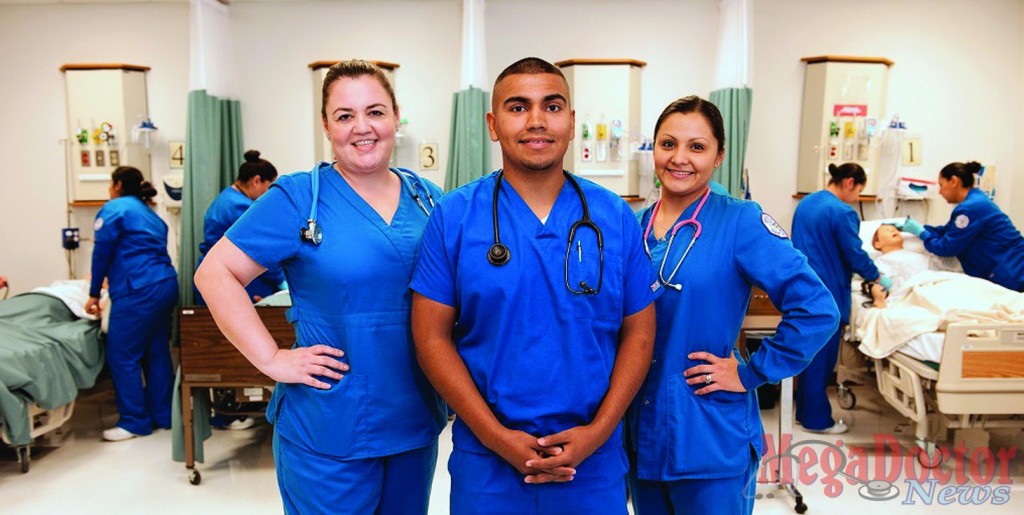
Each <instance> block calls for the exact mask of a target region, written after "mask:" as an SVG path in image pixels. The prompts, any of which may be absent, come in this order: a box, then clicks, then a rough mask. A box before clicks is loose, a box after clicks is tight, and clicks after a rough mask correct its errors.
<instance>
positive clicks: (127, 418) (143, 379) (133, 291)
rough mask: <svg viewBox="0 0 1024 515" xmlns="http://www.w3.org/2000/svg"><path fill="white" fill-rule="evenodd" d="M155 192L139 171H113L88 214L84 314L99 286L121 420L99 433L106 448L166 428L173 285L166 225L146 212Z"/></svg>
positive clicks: (94, 307) (96, 307) (95, 310)
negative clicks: (106, 298) (91, 233)
mask: <svg viewBox="0 0 1024 515" xmlns="http://www.w3.org/2000/svg"><path fill="white" fill-rule="evenodd" d="M155 196H156V189H155V188H153V186H152V185H151V184H150V183H149V182H148V181H146V180H144V179H143V177H142V172H140V171H139V170H138V169H136V168H133V167H130V166H121V167H119V168H117V169H116V170H114V173H112V174H111V181H110V202H107V203H106V204H104V206H103V208H102V209H100V212H99V213H97V214H96V223H95V224H94V225H93V228H94V230H95V231H96V233H95V238H96V244H95V246H94V247H93V251H92V281H91V284H90V286H89V300H88V301H87V302H86V305H85V310H86V311H87V312H89V313H91V314H94V315H99V314H100V304H99V296H100V289H101V288H102V286H103V279H104V278H106V279H107V282H108V292H109V293H110V302H111V311H110V322H109V330H108V332H107V365H108V366H109V367H110V375H111V378H112V379H113V381H114V400H115V402H116V404H117V413H118V414H119V415H120V416H121V418H120V420H118V421H117V426H115V427H113V428H111V429H107V430H105V431H103V439H104V440H108V441H119V440H127V439H129V438H133V437H136V436H145V435H148V434H151V433H152V432H153V429H155V428H163V429H169V428H170V427H171V396H172V393H173V389H174V373H173V372H172V370H171V348H170V343H169V340H170V335H171V316H172V314H173V312H174V306H175V304H177V303H178V279H177V277H178V276H177V274H176V273H175V272H174V267H173V266H172V265H171V256H170V255H168V254H167V224H165V223H164V221H163V220H161V219H160V217H159V216H157V214H156V213H155V212H153V209H151V208H150V206H149V204H148V203H149V202H150V199H152V198H153V197H155Z"/></svg>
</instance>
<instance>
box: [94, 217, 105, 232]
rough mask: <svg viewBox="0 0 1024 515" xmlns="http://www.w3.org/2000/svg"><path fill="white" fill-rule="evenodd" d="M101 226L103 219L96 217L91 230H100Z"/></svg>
mask: <svg viewBox="0 0 1024 515" xmlns="http://www.w3.org/2000/svg"><path fill="white" fill-rule="evenodd" d="M102 228H103V219H102V218H97V219H96V221H95V222H94V223H93V224H92V230H93V231H98V230H100V229H102Z"/></svg>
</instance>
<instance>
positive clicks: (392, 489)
mask: <svg viewBox="0 0 1024 515" xmlns="http://www.w3.org/2000/svg"><path fill="white" fill-rule="evenodd" d="M337 437H338V438H348V437H349V435H343V434H339V435H337ZM274 464H275V466H276V468H277V486H278V488H280V490H281V500H282V501H284V512H285V513H288V514H296V515H299V514H301V515H316V514H325V515H327V514H338V513H353V514H354V513H360V514H362V513H366V514H378V515H424V514H425V513H427V504H428V503H429V502H430V487H431V484H432V483H433V481H434V467H435V466H436V465H437V442H436V441H435V443H434V444H433V445H429V446H427V447H423V448H421V449H415V450H412V451H407V452H403V453H399V454H393V455H391V456H383V457H380V458H367V459H356V460H342V459H339V458H335V457H333V456H325V455H323V454H317V453H316V452H315V451H311V450H309V449H307V448H306V447H304V446H301V445H297V444H296V443H294V442H292V441H290V440H288V439H287V438H282V437H281V436H280V432H278V431H274Z"/></svg>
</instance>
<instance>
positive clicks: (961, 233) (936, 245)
mask: <svg viewBox="0 0 1024 515" xmlns="http://www.w3.org/2000/svg"><path fill="white" fill-rule="evenodd" d="M980 172H981V165H980V164H978V163H977V162H974V161H971V162H969V163H950V164H948V165H946V166H945V167H944V168H943V169H942V170H941V171H940V172H939V195H942V198H944V199H946V202H949V203H950V204H956V205H957V206H956V207H955V208H953V213H952V215H951V216H950V218H949V222H947V223H946V225H943V226H941V227H939V226H934V225H927V226H922V225H921V224H920V223H918V222H917V221H916V220H914V219H912V218H908V219H907V221H906V223H904V224H903V225H901V226H899V227H900V229H901V230H904V231H907V232H909V233H912V234H916V235H918V236H920V237H921V241H923V242H924V248H926V249H928V252H931V253H932V254H935V255H938V256H944V257H950V256H956V257H957V259H958V260H960V265H961V266H963V268H964V273H966V274H967V275H971V276H974V277H980V278H982V279H988V280H989V281H992V282H994V283H996V284H998V285H1000V286H1003V287H1005V288H1009V289H1011V290H1015V291H1024V238H1022V237H1021V235H1020V231H1018V230H1017V228H1016V227H1014V226H1013V222H1012V221H1010V217H1008V216H1006V213H1003V212H1002V211H1001V210H1000V209H999V206H997V205H996V204H995V202H992V200H991V199H989V198H988V195H986V194H985V192H983V191H981V190H979V189H977V188H975V187H974V178H975V176H976V175H977V174H979V173H980Z"/></svg>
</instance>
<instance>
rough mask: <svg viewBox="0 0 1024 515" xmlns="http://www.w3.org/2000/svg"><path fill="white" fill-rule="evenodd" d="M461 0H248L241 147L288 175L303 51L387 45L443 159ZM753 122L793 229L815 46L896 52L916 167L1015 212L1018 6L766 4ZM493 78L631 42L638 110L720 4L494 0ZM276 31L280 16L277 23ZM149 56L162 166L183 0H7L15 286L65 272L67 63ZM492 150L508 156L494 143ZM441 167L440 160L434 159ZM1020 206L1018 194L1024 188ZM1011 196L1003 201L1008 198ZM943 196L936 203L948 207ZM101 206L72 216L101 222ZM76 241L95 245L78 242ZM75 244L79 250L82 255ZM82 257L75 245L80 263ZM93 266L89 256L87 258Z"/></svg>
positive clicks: (235, 19) (776, 201)
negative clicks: (953, 175)
mask: <svg viewBox="0 0 1024 515" xmlns="http://www.w3.org/2000/svg"><path fill="white" fill-rule="evenodd" d="M460 4H461V2H459V1H458V0H428V1H409V0H382V1H377V2H371V1H369V0H346V1H344V2H316V1H309V2H287V3H284V4H281V3H273V2H239V3H234V4H233V5H232V6H231V23H232V28H233V32H234V33H235V37H236V49H235V51H236V55H237V60H238V63H237V70H238V73H239V83H240V96H241V101H242V117H243V124H244V127H243V130H244V136H245V146H246V147H247V148H258V149H260V150H261V151H263V153H264V155H265V157H267V158H268V159H270V160H271V161H272V162H273V163H275V165H277V167H278V169H279V170H281V171H282V172H288V171H292V170H298V169H304V168H308V167H309V166H310V164H311V163H310V162H311V160H312V159H313V143H312V138H313V137H314V136H313V134H312V120H313V118H312V117H313V116H314V113H313V112H312V103H313V99H312V96H311V95H312V76H311V72H310V71H309V68H308V67H307V65H308V64H309V63H310V62H312V61H317V60H327V59H344V58H351V57H361V58H366V59H371V60H382V61H393V62H396V63H398V64H399V65H400V68H399V69H398V72H397V75H396V83H397V84H396V86H397V90H398V97H399V103H400V105H401V108H402V110H403V112H402V115H403V116H404V117H406V118H408V119H409V121H410V126H409V129H408V131H409V133H410V138H409V140H408V141H409V145H410V147H409V149H411V150H412V152H413V154H412V155H408V154H407V155H404V156H402V162H400V164H409V163H410V162H414V161H412V160H413V159H414V153H415V145H416V144H417V143H419V142H420V141H434V142H437V143H439V144H440V151H441V156H440V157H441V160H440V162H441V165H442V167H443V166H444V164H445V163H446V161H447V150H448V149H447V145H448V131H449V129H448V122H449V119H450V116H451V115H450V106H451V95H452V92H454V90H455V88H456V87H458V70H459V63H458V62H457V61H458V55H459V52H458V51H459V44H460V42H459V37H460V36H459V32H460V16H461V13H460V10H461V8H460ZM754 4H755V9H754V20H753V21H754V28H755V33H754V49H755V54H754V56H753V62H754V72H753V78H752V86H753V88H754V104H753V119H752V124H751V135H750V144H749V148H748V156H747V157H748V159H747V163H748V167H749V169H750V172H751V178H752V183H753V193H754V197H755V199H756V200H758V201H759V202H761V204H762V205H763V206H764V207H765V208H766V209H767V210H768V211H770V212H771V213H772V214H774V215H775V216H776V217H777V218H778V219H779V220H780V221H781V222H782V223H783V224H784V225H787V226H788V225H789V221H790V219H791V217H792V211H793V209H794V207H795V201H794V200H792V198H791V195H792V194H793V192H794V191H795V184H796V162H797V147H798V136H799V123H800V122H799V120H800V106H801V95H802V89H803V76H804V65H803V63H801V61H800V58H801V57H806V56H812V55H821V54H840V55H865V56H884V57H888V58H889V59H891V60H893V61H895V63H896V64H895V66H893V68H892V71H891V75H890V87H889V97H888V105H889V107H890V109H891V110H893V111H898V112H899V113H900V114H901V116H902V117H903V118H904V119H905V120H906V121H907V122H908V123H909V124H910V128H911V131H914V132H918V133H919V134H920V135H921V139H922V144H923V165H922V169H923V170H927V171H928V174H931V175H935V174H937V173H938V170H939V168H941V166H942V165H944V164H946V163H948V162H950V161H962V160H969V159H976V160H979V161H981V162H983V163H989V164H996V165H997V166H998V169H999V198H998V201H999V203H1000V205H1001V206H1002V207H1003V208H1004V209H1007V210H1008V212H1009V213H1011V216H1013V218H1014V220H1015V222H1016V223H1017V224H1018V225H1024V205H1021V206H1017V205H1015V203H1013V202H1011V199H1012V198H1017V199H1021V198H1024V180H1017V181H1015V180H1014V179H1015V175H1016V173H1017V170H1021V169H1024V152H1017V151H1016V147H1017V146H1018V145H1019V144H1021V143H1024V136H1022V135H1024V121H1019V120H1024V103H1022V99H1024V85H1022V82H1024V81H1022V79H1024V76H1022V70H1024V41H1022V37H1021V36H1020V31H1021V29H1022V28H1024V6H1022V4H1021V2H1019V1H1018V0H977V1H975V2H961V1H960V0H902V1H900V2H891V1H888V0H861V1H859V2H855V3H851V2H849V1H840V0H755V1H754ZM486 25H487V26H486V31H487V41H488V48H487V59H488V69H489V73H488V75H489V77H490V79H492V80H493V77H494V76H496V75H497V73H498V72H499V71H500V70H501V69H503V68H504V67H505V66H507V65H508V64H511V63H512V62H514V61H515V60H517V59H519V58H521V57H525V56H528V55H536V56H538V57H542V58H545V59H548V60H551V61H557V60H562V59H569V58H588V57H593V58H602V57H603V58H615V57H620V58H633V59H640V60H643V61H646V62H647V63H648V65H647V67H646V68H645V69H644V72H643V75H644V77H643V108H642V117H643V126H644V131H645V132H647V133H649V131H650V130H651V129H652V128H653V124H654V120H655V118H656V117H657V115H658V113H659V112H660V111H661V109H662V108H663V107H664V106H665V105H666V104H667V103H668V102H670V101H671V100H674V99H676V98H678V97H681V96H684V95H687V94H694V93H695V94H699V95H702V96H705V97H706V96H707V95H708V94H709V92H710V89H711V86H712V79H713V77H712V75H713V72H714V60H715V42H716V34H717V30H718V3H717V1H715V0H680V1H677V0H649V1H644V2H624V1H621V0H589V1H588V0H560V1H557V2H552V1H550V0H489V1H488V3H487V16H486ZM267 27H270V28H271V29H270V30H268V29H267ZM81 62H125V63H132V64H142V65H147V66H151V67H152V68H153V69H152V71H151V72H150V73H149V76H148V84H149V108H150V113H151V115H152V118H153V121H154V122H156V124H157V125H158V126H159V127H160V131H159V132H158V133H157V137H156V139H155V141H154V144H153V161H152V164H153V170H154V175H155V176H157V177H160V176H162V175H163V174H166V173H167V172H168V163H167V142H168V141H171V140H182V139H184V134H185V118H186V114H187V89H188V4H187V3H184V2H182V3H170V4H167V3H142V4H123V3H122V4H115V5H93V4H88V5H79V4H66V3H61V4H49V5H42V6H35V5H28V6H25V5H11V4H0V74H2V76H0V116H2V123H0V151H2V154H0V155H2V156H3V157H4V159H3V161H2V163H3V166H0V181H2V182H0V242H3V243H2V249H3V250H2V251H0V274H4V275H7V276H9V277H11V279H12V280H13V281H14V288H13V289H14V291H15V292H18V291H24V290H26V289H29V288H31V287H33V286H37V285H40V284H44V283H47V282H49V281H50V280H52V279H54V278H58V277H62V276H63V275H64V274H65V273H66V272H65V271H66V266H65V265H64V261H63V254H62V251H61V249H60V247H59V239H58V231H59V229H60V228H61V227H63V226H64V225H65V223H66V221H65V208H64V206H65V199H64V154H63V150H62V147H61V146H60V145H59V144H58V140H60V139H61V138H63V137H65V131H66V126H65V125H66V124H65V119H64V117H65V107H64V84H63V77H62V74H61V73H60V72H59V71H58V68H59V67H60V65H62V64H65V63H81ZM494 156H495V162H496V163H500V153H499V152H498V151H497V150H496V151H495V152H494ZM427 176H428V177H429V178H431V179H432V180H435V181H436V182H441V183H443V176H442V175H441V173H435V174H429V173H428V174H427ZM1017 204H1021V203H1019V202H1018V203H1017ZM1011 206H1012V207H1011ZM948 209H949V208H948V206H945V205H944V204H943V203H941V201H940V202H938V203H935V205H933V206H932V208H931V210H930V214H929V215H930V218H932V219H935V218H938V217H941V216H942V215H943V213H948ZM94 214H95V210H82V211H81V216H78V217H77V218H78V220H76V221H75V222H74V223H76V224H77V225H78V226H80V227H83V228H86V227H90V226H91V218H92V216H94ZM83 250H85V249H84V248H83ZM82 254H86V253H85V252H82ZM87 257H88V256H87V254H86V255H83V258H84V259H85V261H84V262H88V259H87ZM81 272H82V275H83V276H84V275H85V273H86V272H85V271H84V270H82V271H81Z"/></svg>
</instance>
